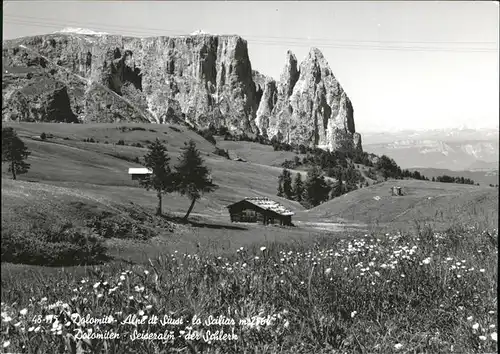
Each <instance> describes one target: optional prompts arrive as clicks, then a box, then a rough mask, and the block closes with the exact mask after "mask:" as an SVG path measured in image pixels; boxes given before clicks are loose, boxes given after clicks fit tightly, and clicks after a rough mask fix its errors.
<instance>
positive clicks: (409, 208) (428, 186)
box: [296, 180, 498, 228]
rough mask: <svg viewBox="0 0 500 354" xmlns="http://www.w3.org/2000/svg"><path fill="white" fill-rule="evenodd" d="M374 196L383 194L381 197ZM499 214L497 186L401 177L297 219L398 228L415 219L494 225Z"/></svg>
mask: <svg viewBox="0 0 500 354" xmlns="http://www.w3.org/2000/svg"><path fill="white" fill-rule="evenodd" d="M393 185H396V186H401V187H403V190H404V192H405V195H404V196H398V197H392V196H391V195H390V188H391V187H392V186H393ZM374 197H380V200H376V199H374ZM441 212H442V215H441ZM497 215H498V195H497V190H496V189H492V188H491V187H480V186H469V185H460V184H449V183H436V182H427V181H417V180H398V181H388V182H384V183H380V184H376V185H373V186H370V187H367V188H362V189H358V190H356V191H353V192H351V193H348V194H345V195H343V196H341V197H339V198H335V199H333V200H331V201H329V202H327V203H324V204H321V205H319V206H318V207H316V208H313V209H311V210H308V211H303V212H299V213H297V215H296V219H299V220H307V219H315V220H319V219H321V220H324V221H330V222H334V221H347V222H349V221H356V222H360V223H366V224H376V223H380V224H385V225H388V224H391V225H392V226H394V227H398V228H399V227H404V226H412V223H413V222H414V221H431V222H434V223H436V224H438V225H439V224H442V225H444V226H446V225H449V224H450V223H453V222H454V221H459V220H460V221H466V220H477V219H478V218H479V217H481V218H483V219H484V221H486V222H487V223H488V224H490V225H492V226H493V225H496V221H497V219H498V216H497Z"/></svg>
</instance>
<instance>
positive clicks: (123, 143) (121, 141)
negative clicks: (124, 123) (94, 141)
mask: <svg viewBox="0 0 500 354" xmlns="http://www.w3.org/2000/svg"><path fill="white" fill-rule="evenodd" d="M116 145H125V141H123V139H120V140H118V142H117V143H116Z"/></svg>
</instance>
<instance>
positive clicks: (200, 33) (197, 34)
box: [189, 29, 210, 36]
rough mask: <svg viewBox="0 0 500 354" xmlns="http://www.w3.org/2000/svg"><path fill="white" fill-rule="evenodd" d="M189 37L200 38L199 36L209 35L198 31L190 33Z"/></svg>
mask: <svg viewBox="0 0 500 354" xmlns="http://www.w3.org/2000/svg"><path fill="white" fill-rule="evenodd" d="M189 35H190V36H200V35H210V33H208V32H205V31H204V30H201V29H199V30H196V31H194V32H191V33H190V34H189Z"/></svg>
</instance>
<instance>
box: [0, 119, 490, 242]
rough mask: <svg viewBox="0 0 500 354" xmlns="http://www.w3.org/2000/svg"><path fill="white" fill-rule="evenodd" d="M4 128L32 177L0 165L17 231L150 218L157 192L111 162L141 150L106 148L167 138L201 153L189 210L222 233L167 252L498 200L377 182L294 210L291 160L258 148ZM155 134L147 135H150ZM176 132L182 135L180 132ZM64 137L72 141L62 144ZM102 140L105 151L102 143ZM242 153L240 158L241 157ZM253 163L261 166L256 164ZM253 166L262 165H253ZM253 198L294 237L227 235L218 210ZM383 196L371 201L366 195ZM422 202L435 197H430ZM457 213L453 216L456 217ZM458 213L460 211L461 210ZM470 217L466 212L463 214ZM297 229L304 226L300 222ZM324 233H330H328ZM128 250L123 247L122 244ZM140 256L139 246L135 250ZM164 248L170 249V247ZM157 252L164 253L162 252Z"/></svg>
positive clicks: (110, 128) (49, 127)
mask: <svg viewBox="0 0 500 354" xmlns="http://www.w3.org/2000/svg"><path fill="white" fill-rule="evenodd" d="M4 126H13V127H15V129H16V130H17V131H18V134H19V135H20V136H21V137H22V138H23V139H24V141H25V142H26V143H27V145H28V147H29V149H30V150H31V151H32V155H31V156H30V159H29V162H30V163H31V165H32V166H31V170H30V171H29V173H27V174H26V175H23V176H21V177H20V179H21V180H25V181H34V182H37V183H28V182H24V183H23V182H21V181H17V182H13V181H10V180H8V178H9V176H8V174H7V171H6V168H7V166H2V177H3V178H2V192H3V193H2V206H3V207H4V208H3V209H4V210H5V212H4V213H3V214H2V223H4V222H5V223H16V224H19V223H22V222H23V221H26V220H31V219H34V218H36V217H40V218H42V217H48V218H55V217H59V216H62V217H65V218H69V219H71V220H73V221H75V222H79V221H82V220H83V219H84V218H85V215H86V214H85V213H83V212H82V204H85V205H87V207H86V209H88V210H93V212H94V213H98V212H99V211H101V210H107V209H110V208H118V209H119V210H122V211H123V210H124V209H126V208H130V207H131V206H132V203H133V205H135V206H139V207H144V208H146V209H148V210H150V211H153V209H154V208H155V206H156V203H157V199H156V196H155V194H154V192H147V191H145V190H144V189H142V188H140V187H139V186H138V184H137V182H135V181H132V180H130V178H129V176H128V175H127V169H128V168H129V167H138V166H139V165H137V164H135V163H131V162H128V161H126V160H123V159H121V158H117V157H116V156H122V157H126V158H129V159H130V158H135V157H142V156H144V154H145V153H146V151H147V150H146V149H145V148H136V147H131V146H118V145H113V144H112V143H116V142H117V141H118V140H120V139H123V140H125V142H126V143H128V144H131V143H134V142H141V143H143V144H145V143H146V142H147V140H150V141H152V140H154V139H155V138H157V137H158V138H159V139H160V140H164V141H165V142H166V144H167V146H168V151H169V153H170V155H171V157H172V163H175V161H176V159H177V156H178V155H179V153H180V151H181V148H182V147H183V144H184V141H186V140H187V139H194V140H195V141H196V143H197V146H198V147H199V148H200V150H201V151H202V155H203V157H204V159H205V160H206V162H207V165H208V166H209V167H210V168H211V170H212V175H213V178H214V180H215V181H216V183H217V184H218V185H219V187H220V188H219V189H218V190H217V191H216V192H214V193H212V194H209V195H206V196H204V197H203V198H202V199H201V200H200V201H198V202H197V204H196V206H195V209H194V210H193V214H192V215H193V218H194V220H197V221H198V222H202V223H209V224H217V225H222V226H223V227H224V229H220V228H215V227H211V228H205V229H203V230H201V232H200V229H199V228H190V229H183V230H181V231H177V232H176V233H175V236H174V237H170V236H169V237H168V242H167V241H165V240H164V239H160V240H158V242H159V243H160V244H164V245H167V246H168V245H170V246H172V247H179V248H181V249H183V248H191V247H193V246H194V245H195V244H196V243H197V242H198V241H201V243H202V244H205V245H208V244H209V243H212V244H213V245H214V246H213V247H216V246H215V243H214V242H215V241H223V244H225V245H227V246H228V247H229V244H230V243H232V244H233V246H234V245H236V244H245V243H246V244H248V243H252V242H260V241H263V240H265V239H268V240H278V239H287V238H289V237H291V236H301V237H302V236H305V237H309V236H310V235H311V233H314V234H316V233H317V229H310V228H308V227H307V226H305V224H304V222H319V223H323V222H327V223H328V222H330V223H331V222H337V221H339V220H340V219H342V220H343V221H344V222H346V221H347V222H353V223H361V224H363V223H366V224H370V223H376V222H379V223H382V224H387V223H391V222H394V223H395V224H396V225H397V224H398V222H402V223H404V224H408V222H407V221H409V220H414V219H419V218H420V219H422V217H427V218H428V217H435V216H436V210H437V209H438V208H440V209H442V208H443V207H445V210H446V211H447V212H446V215H444V218H445V219H446V218H448V219H447V220H442V221H443V222H444V221H449V219H450V218H451V217H457V216H459V215H460V214H457V213H456V212H455V209H456V208H455V206H458V205H461V204H462V202H464V201H466V202H467V203H471V202H475V201H478V200H479V198H480V197H483V196H484V198H485V199H484V201H483V202H481V203H479V205H478V206H476V208H483V209H485V210H491V212H490V211H487V212H486V214H488V213H489V214H488V215H490V214H493V213H496V210H498V202H497V200H496V199H495V198H496V194H493V193H492V190H490V189H484V188H480V187H474V186H462V185H451V184H441V183H440V184H436V183H430V182H421V181H402V182H401V181H400V182H398V183H402V184H403V185H404V186H405V187H406V188H407V189H408V191H409V195H407V196H404V197H398V198H395V197H394V198H393V197H389V196H388V190H389V187H390V185H391V184H392V183H384V184H379V185H375V186H371V187H369V188H363V189H360V190H358V191H355V192H353V193H349V194H347V195H344V196H342V197H340V198H337V199H335V200H333V201H330V202H328V203H325V204H323V205H321V206H319V207H317V208H314V209H312V210H311V211H304V208H303V207H302V206H301V205H299V204H298V203H296V202H293V201H289V200H286V199H282V198H278V197H276V196H275V194H276V179H277V177H278V175H279V174H280V173H281V168H280V167H276V166H268V165H266V163H267V164H271V165H273V164H274V165H279V163H280V162H281V159H283V161H284V159H285V158H287V159H291V158H292V157H293V155H294V154H293V153H291V152H275V151H273V150H272V147H270V146H262V145H258V144H255V143H248V142H220V141H219V142H218V144H220V145H219V147H222V148H225V149H228V148H230V147H232V148H234V150H235V151H238V153H237V154H238V155H239V156H242V157H244V158H245V159H247V160H248V162H246V163H245V162H237V161H230V160H227V159H224V158H222V157H220V156H217V155H215V154H213V153H212V152H213V150H214V146H213V145H211V144H210V143H208V142H207V141H206V140H204V139H203V138H202V137H200V136H199V135H197V134H195V133H194V132H192V131H189V130H188V129H187V128H186V127H182V126H177V125H173V126H172V127H171V126H168V125H151V124H142V125H141V124H127V125H126V126H127V127H129V128H130V127H142V128H145V129H147V131H127V132H122V131H121V130H119V129H117V127H120V126H122V124H89V125H77V124H53V123H43V124H42V123H40V124H29V123H21V124H19V123H11V124H4ZM149 130H153V131H149ZM177 130H180V132H178V131H177ZM42 132H46V133H51V134H53V135H54V138H52V139H48V140H47V141H40V140H39V139H38V138H37V136H39V135H40V134H41V133H42ZM64 138H69V140H64ZM85 138H93V139H95V140H98V141H100V143H84V142H82V140H83V139H85ZM104 141H108V142H109V144H104V143H103V142H104ZM241 151H246V152H247V154H246V155H245V154H242V153H241ZM259 157H260V160H259ZM257 162H260V163H257ZM251 195H258V196H267V197H271V198H273V199H275V200H279V201H280V202H282V203H283V204H284V205H285V206H286V207H288V208H290V209H292V210H293V211H295V212H296V215H295V216H294V220H295V221H297V224H298V225H301V227H299V228H298V229H297V230H294V231H290V230H282V229H279V228H275V229H271V231H269V229H265V228H264V229H263V228H260V226H256V225H246V226H243V228H244V229H245V230H238V229H234V228H233V229H231V228H230V226H231V224H230V223H229V222H228V219H229V217H228V213H227V210H226V208H225V206H227V205H228V204H230V203H232V202H235V201H237V200H239V199H241V198H244V197H246V196H251ZM376 195H379V196H381V197H382V199H381V200H380V201H375V200H374V199H373V196H376ZM428 196H431V197H433V199H430V200H429V199H427V197H428ZM188 206H189V201H188V200H187V199H186V198H184V197H181V196H179V195H176V194H172V195H167V196H166V197H165V198H164V211H165V212H167V213H170V214H175V215H183V213H185V211H186V210H187V208H188ZM454 208H455V209H454ZM462 209H463V208H462ZM466 212H467V213H469V210H466ZM301 222H302V223H301ZM330 230H331V229H330ZM141 247H142V248H143V249H144V252H150V251H156V252H158V249H156V248H155V245H154V244H153V246H147V247H146V246H144V245H143V246H141ZM124 248H125V249H126V248H127V247H125V246H124ZM139 248H140V247H139ZM167 248H171V247H167ZM159 249H160V250H164V249H165V247H161V248H159Z"/></svg>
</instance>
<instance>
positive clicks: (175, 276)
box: [0, 226, 498, 353]
mask: <svg viewBox="0 0 500 354" xmlns="http://www.w3.org/2000/svg"><path fill="white" fill-rule="evenodd" d="M497 259H498V232H497V230H496V229H495V230H480V229H478V228H476V227H473V226H468V227H454V228H451V229H449V230H448V231H446V232H435V231H433V230H432V229H430V228H428V227H423V228H420V229H419V230H418V231H417V232H413V233H403V234H402V233H390V234H389V233H388V234H382V235H366V236H365V237H358V238H356V239H352V238H351V239H350V238H343V239H338V238H322V239H317V240H315V241H314V245H307V246H306V245H304V244H298V243H297V244H280V243H271V244H266V245H255V246H253V247H251V248H243V247H242V248H239V249H237V250H234V252H232V254H229V255H225V256H218V255H215V254H208V252H203V251H201V252H200V253H198V254H181V253H179V252H173V253H171V254H165V255H163V256H161V257H158V258H156V259H150V261H149V263H148V264H145V265H140V266H139V265H134V266H129V267H128V268H122V269H116V267H112V266H100V267H93V268H92V269H91V270H90V271H89V272H87V276H85V277H83V278H71V277H68V276H63V275H54V276H53V277H52V279H51V281H50V283H47V281H46V280H45V281H42V280H40V282H39V283H33V282H22V280H21V281H16V280H10V281H9V282H8V283H7V282H2V304H1V311H2V312H1V317H2V322H1V341H0V343H2V345H3V352H15V353H18V352H21V353H490V352H496V351H497V349H498V346H497V328H496V324H497V275H498V273H497V272H498V269H497ZM87 315H89V317H86V316H87ZM129 315H135V316H134V317H130V316H129ZM154 315H156V316H158V317H159V319H160V321H161V322H160V321H159V322H157V323H154V321H153V322H151V323H149V322H150V320H151V319H152V318H154ZM194 316H196V317H194ZM209 316H213V318H212V319H211V323H207V322H205V320H206V319H208V318H209ZM220 316H222V317H220ZM196 319H201V322H197V320H196ZM232 320H234V322H231V321H232ZM123 321H128V322H127V323H123ZM209 331H210V332H209ZM217 331H219V332H217ZM148 333H149V334H148ZM196 333H198V334H200V338H198V339H196V338H194V337H195V335H196ZM113 335H114V336H115V338H116V335H119V339H113ZM148 336H149V337H148ZM190 336H191V337H190ZM144 338H148V339H144Z"/></svg>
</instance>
